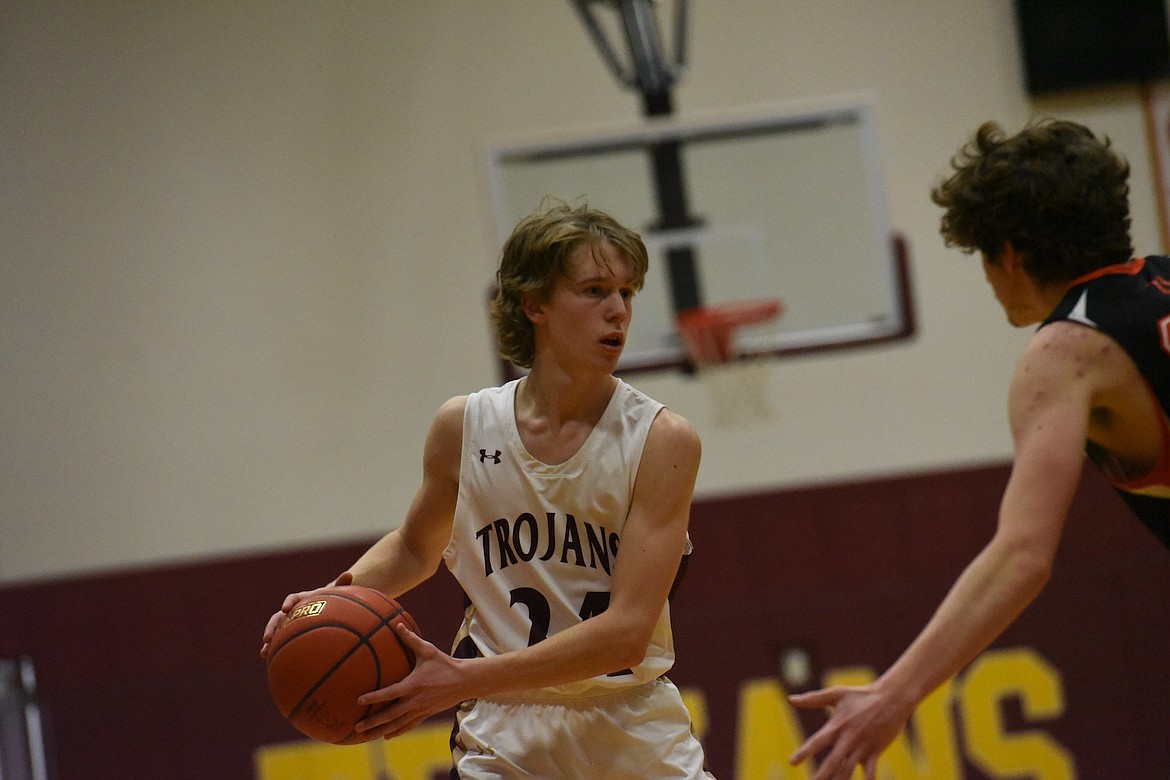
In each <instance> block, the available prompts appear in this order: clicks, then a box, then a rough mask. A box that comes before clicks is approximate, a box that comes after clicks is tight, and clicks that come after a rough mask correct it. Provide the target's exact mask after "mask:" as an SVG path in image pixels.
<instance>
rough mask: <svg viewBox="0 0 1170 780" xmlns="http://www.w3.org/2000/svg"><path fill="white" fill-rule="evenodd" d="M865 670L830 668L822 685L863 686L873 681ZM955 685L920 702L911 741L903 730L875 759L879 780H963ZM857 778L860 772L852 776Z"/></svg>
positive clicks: (912, 719)
mask: <svg viewBox="0 0 1170 780" xmlns="http://www.w3.org/2000/svg"><path fill="white" fill-rule="evenodd" d="M874 677H875V674H874V671H873V670H872V669H870V668H868V667H850V668H842V669H832V670H830V671H828V672H826V673H825V679H824V684H825V685H826V686H830V685H866V684H867V683H871V682H873V680H874ZM953 695H954V683H952V682H949V681H948V682H946V683H944V684H943V685H941V686H939V687H938V688H937V689H936V690H935V691H934V692H933V693H931V694H930V695H929V696H927V697H926V698H925V699H923V700H922V703H921V704H919V705H918V707H917V709H915V710H914V714H913V715H911V717H910V729H911V730H912V731H913V733H914V736H915V739H914V741H913V742H912V741H911V739H910V737H909V736H908V735H907V733H906V731H905V730H903V731H902V732H900V733H899V734H898V736H897V738H896V739H895V740H894V741H893V742H891V743H890V746H889V747H888V748H886V749H885V751H884V752H883V753H882V755H881V758H880V759H879V760H878V780H962V778H963V772H962V764H961V762H960V758H959V746H958V743H957V740H956V738H955V728H954V724H953V722H952V718H951V701H952V697H953ZM854 776H855V777H860V770H858V772H857V773H855V774H854Z"/></svg>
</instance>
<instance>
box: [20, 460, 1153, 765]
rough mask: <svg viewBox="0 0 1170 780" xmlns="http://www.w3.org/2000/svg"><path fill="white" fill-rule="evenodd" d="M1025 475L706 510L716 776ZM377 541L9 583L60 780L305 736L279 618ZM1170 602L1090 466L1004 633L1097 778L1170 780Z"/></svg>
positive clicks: (431, 596)
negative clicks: (761, 706)
mask: <svg viewBox="0 0 1170 780" xmlns="http://www.w3.org/2000/svg"><path fill="white" fill-rule="evenodd" d="M1007 474H1008V468H1007V466H989V467H984V468H974V469H966V470H959V471H953V472H944V473H936V474H925V475H915V476H906V477H900V478H893V479H883V480H874V481H868V482H854V483H848V484H841V485H830V486H817V487H812V488H805V489H797V490H785V491H778V492H774V493H761V494H753V495H750V496H742V497H728V498H720V499H714V500H707V501H702V502H699V503H697V504H696V505H695V507H694V512H693V517H692V523H691V536H692V539H693V541H694V543H695V548H696V550H695V555H694V557H693V559H692V562H691V565H690V567H689V571H688V573H687V577H686V580H685V581H684V582H683V584H682V587H681V590H680V591H679V593H678V595H677V596H676V598H675V601H674V603H673V607H672V614H673V620H674V627H675V636H676V645H677V650H678V662H677V664H676V668H675V670H674V672H673V673H672V674H671V677H672V678H673V679H674V680H675V682H677V683H678V684H679V685H680V687H685V688H698V689H701V690H702V691H703V693H704V694H705V696H706V701H707V709H708V715H709V722H710V726H709V730H708V733H707V740H706V741H707V746H708V753H709V763H710V768H711V769H712V770H713V771H714V772H715V773H716V775H717V776H719V777H721V778H725V779H726V778H732V777H733V776H734V771H735V769H734V768H735V755H734V751H735V732H734V730H735V724H736V714H737V705H738V701H737V698H738V688H739V686H740V683H741V682H742V681H744V680H748V679H755V678H761V677H769V676H773V675H775V674H776V670H777V654H778V652H779V650H780V649H781V648H783V647H786V646H789V645H794V644H796V645H802V646H805V647H808V648H809V649H810V650H811V651H812V652H813V656H814V659H815V661H816V663H817V666H818V668H819V669H821V670H824V669H832V668H839V667H846V666H858V665H865V666H871V667H873V668H875V669H877V670H880V669H882V668H884V667H886V666H887V665H889V664H890V663H891V662H892V661H893V660H894V659H895V658H896V657H897V655H898V653H899V652H900V651H901V650H902V648H903V647H904V646H905V644H906V643H907V642H909V641H910V639H912V638H913V636H914V634H915V633H916V632H917V631H918V630H919V629H920V628H921V626H922V625H923V624H924V623H925V622H926V620H927V619H928V618H929V617H930V614H931V613H932V612H933V610H934V608H935V606H937V604H938V602H939V600H940V599H941V598H942V596H943V595H944V594H945V592H946V590H947V588H948V587H949V585H950V584H951V582H952V581H953V580H954V578H955V577H956V576H957V575H958V573H959V572H960V571H961V570H962V568H963V566H964V565H966V563H967V562H968V561H969V560H970V559H971V557H972V556H974V555H975V554H976V553H977V552H978V550H979V549H980V547H982V545H983V544H984V543H985V542H986V540H987V539H988V538H990V536H991V534H992V532H993V530H994V524H995V512H996V507H997V505H998V503H999V497H1000V494H1001V492H1002V490H1003V486H1004V483H1005V481H1006V479H1007ZM368 541H371V540H363V541H361V542H357V543H353V544H344V545H337V546H331V547H329V548H324V549H314V550H305V551H296V552H283V553H272V554H269V555H263V556H253V557H242V558H236V559H230V560H219V561H210V562H204V563H198V564H193V565H179V566H171V567H167V568H158V569H150V570H140V571H127V572H121V573H115V574H107V575H100V576H90V577H79V578H73V579H68V580H60V581H51V582H42V583H33V584H28V585H17V586H10V587H6V588H3V589H0V657H8V658H15V657H19V656H28V657H30V658H31V659H32V660H33V662H34V664H35V667H36V671H37V675H38V683H39V693H40V700H41V704H42V707H43V715H44V717H45V720H46V724H47V731H48V733H47V737H48V740H49V743H50V747H51V763H52V769H53V770H54V775H53V777H54V778H55V780H86V779H87V778H93V779H94V780H109V779H110V778H125V779H133V780H137V779H138V778H142V779H144V780H147V779H148V780H155V779H156V778H160V779H161V778H168V779H171V780H207V779H208V778H215V779H216V780H245V779H248V778H252V776H253V768H252V766H253V765H252V755H253V751H254V750H255V749H256V748H257V747H258V746H261V745H266V744H272V743H279V742H286V741H290V740H294V739H296V738H298V735H297V734H296V732H294V731H292V729H291V728H290V727H289V726H288V725H287V724H286V723H285V722H284V721H283V720H282V719H281V717H280V715H279V714H278V713H277V711H276V709H275V707H274V706H273V704H272V702H271V700H270V699H269V698H268V693H267V689H266V687H265V681H264V667H263V663H262V662H261V660H260V658H259V653H258V651H259V645H260V633H261V630H262V628H263V626H264V623H265V622H266V620H267V618H268V616H269V615H270V614H271V613H272V612H273V610H274V609H275V608H276V607H277V606H278V605H279V602H280V600H281V599H282V598H283V597H284V595H285V594H286V593H287V592H288V591H290V590H295V589H300V588H303V587H307V586H311V585H314V584H323V583H325V582H327V581H329V580H331V579H332V578H333V577H334V576H336V575H337V573H338V572H340V571H342V570H344V568H345V567H346V566H347V565H348V564H349V563H351V562H352V561H353V560H354V559H355V558H356V557H357V556H358V555H359V554H360V553H361V552H362V551H363V550H364V549H365V547H366V546H367V544H368ZM1168 593H1170V554H1168V553H1167V551H1165V550H1164V549H1163V548H1161V547H1160V546H1159V545H1158V544H1157V543H1156V542H1155V541H1154V540H1153V538H1152V536H1150V535H1149V534H1148V532H1146V531H1145V529H1143V528H1142V527H1141V526H1140V525H1139V524H1138V523H1137V522H1136V521H1135V520H1133V519H1132V518H1131V517H1129V516H1128V515H1127V512H1126V510H1125V508H1124V507H1123V505H1122V504H1121V503H1120V501H1119V500H1118V499H1117V497H1116V496H1115V495H1114V494H1113V493H1112V491H1111V490H1110V489H1109V488H1108V487H1107V486H1106V485H1105V484H1104V483H1103V482H1102V481H1101V480H1100V478H1099V477H1097V476H1096V474H1095V473H1089V474H1087V475H1086V477H1085V479H1084V482H1083V485H1082V487H1081V490H1080V494H1079V495H1078V498H1077V503H1076V507H1075V509H1074V511H1073V513H1072V515H1071V516H1070V519H1069V524H1068V530H1067V534H1066V539H1065V542H1064V544H1063V545H1062V547H1061V550H1060V555H1059V560H1058V563H1057V571H1056V574H1055V576H1054V577H1053V580H1052V582H1051V583H1050V584H1049V586H1048V588H1047V589H1046V590H1045V591H1044V592H1043V593H1042V594H1041V596H1040V598H1039V599H1038V600H1037V601H1036V602H1035V603H1034V604H1033V605H1032V606H1031V607H1030V608H1029V610H1028V611H1027V612H1025V614H1024V616H1023V617H1022V618H1021V619H1020V620H1019V621H1018V622H1017V623H1016V624H1015V625H1014V626H1012V627H1011V628H1010V629H1009V630H1008V631H1007V633H1006V634H1005V635H1004V636H1003V637H1002V638H1001V639H1000V640H999V641H998V642H997V643H996V646H1002V647H1018V646H1029V647H1032V648H1034V649H1035V650H1036V651H1037V652H1039V653H1040V654H1042V655H1043V656H1044V657H1045V658H1047V659H1048V660H1049V661H1050V662H1052V663H1053V664H1054V665H1055V666H1056V667H1057V668H1058V669H1060V671H1061V673H1062V675H1063V683H1064V690H1065V696H1066V699H1067V702H1068V710H1067V712H1066V713H1065V714H1064V715H1063V716H1062V717H1061V718H1059V719H1058V720H1055V721H1051V722H1047V723H1045V724H1044V725H1043V728H1044V730H1045V731H1046V732H1047V733H1049V734H1050V735H1052V737H1053V738H1054V739H1056V740H1058V741H1059V742H1060V743H1061V744H1063V745H1065V746H1066V747H1067V748H1069V750H1070V751H1072V752H1073V754H1074V755H1075V757H1076V760H1077V768H1078V770H1079V776H1081V777H1086V778H1098V777H1101V778H1105V777H1108V778H1119V777H1126V778H1147V777H1151V778H1152V777H1170V739H1167V731H1166V725H1167V723H1168V722H1170V720H1168V718H1170V704H1167V702H1168V701H1170V663H1167V651H1168V650H1170V609H1167V606H1166V596H1167V594H1168ZM461 598H462V597H461V594H460V593H459V591H458V588H457V587H456V586H455V585H454V582H453V581H452V580H451V578H450V577H449V575H447V574H446V573H445V572H441V573H440V575H439V576H437V577H436V578H434V579H432V580H431V581H429V582H428V583H426V584H425V585H424V586H422V587H421V588H419V589H417V590H416V591H414V592H412V593H409V594H406V596H404V597H403V598H402V599H401V601H402V603H403V605H404V606H405V607H406V608H407V609H408V610H410V611H411V612H412V614H413V615H414V616H415V618H416V619H417V620H418V622H419V624H420V626H421V628H422V630H423V632H424V634H425V635H427V636H428V637H429V638H431V639H432V640H433V641H435V643H436V644H438V645H439V646H441V647H444V648H445V647H447V646H448V645H449V643H450V639H451V636H452V635H453V633H454V631H455V628H456V626H457V625H458V622H459V616H460V614H461V609H462V604H461ZM817 719H818V716H817V715H815V714H812V715H808V716H806V717H805V724H806V727H809V728H811V727H813V726H815V724H816V722H817ZM966 769H967V772H968V775H967V776H968V777H972V778H978V777H982V775H980V774H978V773H977V772H976V771H975V770H974V769H973V768H971V767H967V768H966ZM741 780H750V779H748V778H741Z"/></svg>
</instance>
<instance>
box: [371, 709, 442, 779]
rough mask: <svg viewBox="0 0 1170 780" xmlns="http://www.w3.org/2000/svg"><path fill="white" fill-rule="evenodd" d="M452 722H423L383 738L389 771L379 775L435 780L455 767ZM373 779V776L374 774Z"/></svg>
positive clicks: (383, 754) (383, 751)
mask: <svg viewBox="0 0 1170 780" xmlns="http://www.w3.org/2000/svg"><path fill="white" fill-rule="evenodd" d="M451 726H452V724H450V723H446V724H440V725H435V726H429V725H425V724H424V725H422V726H419V727H418V728H416V729H413V730H412V731H408V732H406V733H405V734H400V735H399V736H397V737H395V738H394V739H390V740H382V761H383V762H384V764H385V769H386V771H384V772H382V773H380V774H379V775H377V776H378V777H393V778H394V780H431V778H432V777H434V776H435V775H436V774H437V773H439V772H447V771H450V769H451ZM371 780H373V778H371Z"/></svg>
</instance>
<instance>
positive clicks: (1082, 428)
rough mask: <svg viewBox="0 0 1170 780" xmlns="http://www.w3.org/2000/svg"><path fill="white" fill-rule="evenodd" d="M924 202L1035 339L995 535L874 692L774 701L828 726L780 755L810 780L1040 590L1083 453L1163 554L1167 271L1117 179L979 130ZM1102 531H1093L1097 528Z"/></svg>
mask: <svg viewBox="0 0 1170 780" xmlns="http://www.w3.org/2000/svg"><path fill="white" fill-rule="evenodd" d="M952 164H953V166H954V169H955V172H954V174H953V175H952V176H951V177H950V178H949V179H947V180H946V181H944V182H943V183H942V184H941V185H939V186H938V187H936V188H935V189H934V190H933V192H932V198H933V200H934V202H935V203H937V204H938V205H940V206H942V207H943V209H944V210H945V213H944V215H943V218H942V235H943V237H944V238H945V240H946V243H947V245H948V246H957V247H959V248H961V249H962V250H964V251H966V252H968V253H971V252H976V251H978V252H979V253H980V254H981V256H982V258H983V268H984V271H985V272H986V275H987V281H988V282H989V283H990V285H991V288H992V290H993V291H994V292H995V297H996V298H997V299H998V300H999V303H1000V305H1001V306H1002V307H1003V309H1004V311H1005V312H1006V314H1007V319H1008V321H1009V322H1010V323H1011V324H1013V325H1016V326H1025V325H1034V324H1037V323H1039V324H1040V327H1039V329H1038V330H1037V331H1036V334H1035V335H1034V336H1033V337H1032V340H1031V342H1030V343H1029V345H1028V346H1027V348H1026V349H1025V351H1024V354H1023V356H1022V358H1021V359H1020V361H1019V363H1018V365H1017V368H1016V372H1015V376H1014V378H1013V379H1012V383H1011V389H1010V392H1009V420H1010V426H1011V432H1012V438H1013V443H1014V451H1015V455H1014V462H1013V465H1012V471H1011V477H1010V479H1009V481H1008V485H1007V488H1006V490H1005V493H1004V496H1003V500H1002V503H1001V505H1000V510H999V521H998V527H997V530H996V532H995V534H994V536H993V538H992V539H991V541H990V542H989V543H988V544H987V546H986V547H984V549H983V550H982V551H981V552H980V553H979V555H978V556H977V557H976V558H975V559H974V560H973V561H972V562H971V563H970V564H969V565H968V566H967V568H966V570H965V571H964V572H963V573H962V575H961V576H960V577H959V579H958V580H957V581H956V583H955V584H954V586H953V587H952V588H951V591H950V593H949V594H948V595H947V596H946V598H945V599H944V600H943V602H942V604H941V605H940V606H939V608H938V610H937V612H936V613H935V614H934V616H933V618H932V619H931V620H930V621H929V623H928V624H927V626H926V627H925V629H924V630H923V631H922V633H921V634H919V636H918V638H917V639H915V640H914V642H913V643H912V644H911V645H910V646H909V648H908V649H907V650H906V651H905V652H904V653H903V654H902V656H901V657H900V658H899V659H898V660H897V661H896V662H895V663H894V664H893V666H891V667H890V668H889V669H888V670H887V671H886V672H885V673H884V674H882V675H881V676H880V677H879V678H878V679H877V680H876V681H875V682H873V683H872V684H870V685H864V686H836V687H831V688H827V689H823V690H819V691H812V692H809V693H805V694H801V695H796V696H793V697H791V701H792V702H793V704H795V705H797V706H800V707H809V708H820V707H827V708H829V709H830V711H831V715H830V717H829V719H828V722H827V723H826V724H825V725H824V726H823V727H822V728H821V729H820V730H819V731H817V732H816V733H815V734H813V735H812V736H811V737H810V738H809V739H808V740H806V741H805V743H804V744H803V745H802V746H801V747H800V749H798V750H797V751H796V753H794V754H793V756H792V761H793V763H794V764H799V763H801V762H802V761H804V760H806V759H808V758H810V757H812V756H815V755H819V754H822V753H824V752H826V751H827V754H826V755H825V757H824V759H823V760H822V761H821V763H820V768H819V769H818V771H817V772H816V774H815V775H814V780H844V778H849V777H852V773H853V769H854V766H855V765H860V766H863V767H864V769H865V777H866V779H867V780H873V778H875V777H876V765H877V759H878V755H879V753H881V752H882V750H884V749H885V747H886V746H887V745H889V744H890V742H892V741H893V739H894V738H895V737H896V736H897V734H898V732H899V731H900V730H901V729H902V728H903V727H904V725H905V723H906V721H907V719H908V718H909V716H910V714H911V712H912V711H913V709H914V708H915V707H916V706H917V705H918V703H919V702H921V701H922V700H923V699H924V698H925V697H926V696H927V694H929V693H930V692H931V691H933V690H934V689H935V688H937V687H938V686H939V685H940V684H942V683H943V682H945V681H946V680H947V679H949V678H950V677H952V676H953V675H955V674H957V673H958V672H959V671H960V670H961V669H962V668H963V667H964V666H966V665H967V664H968V663H970V662H971V661H972V660H974V659H975V657H976V656H977V655H978V654H979V653H980V652H982V651H983V650H984V649H985V648H986V647H987V646H988V645H989V644H990V643H991V642H992V641H993V640H994V639H995V638H996V637H997V636H998V635H999V634H1000V633H1001V632H1002V631H1003V630H1004V629H1005V628H1007V626H1008V625H1009V624H1010V623H1011V622H1012V621H1013V620H1014V619H1015V618H1016V617H1017V616H1018V615H1019V614H1020V613H1021V612H1022V611H1023V610H1024V608H1025V607H1026V606H1027V605H1028V604H1029V603H1031V601H1032V600H1033V599H1034V598H1035V597H1036V595H1037V594H1038V593H1039V592H1040V590H1041V589H1042V588H1043V587H1044V585H1045V583H1046V582H1047V580H1048V578H1049V575H1050V572H1051V570H1052V565H1053V558H1054V556H1055V554H1056V549H1057V545H1058V544H1059V542H1060V537H1061V534H1062V531H1063V527H1064V522H1065V516H1066V514H1067V512H1068V509H1069V505H1070V503H1071V502H1072V500H1073V494H1074V493H1075V491H1076V489H1077V486H1078V483H1079V481H1080V477H1081V467H1082V463H1083V461H1084V459H1085V454H1086V453H1087V455H1088V457H1089V459H1090V460H1091V461H1092V462H1093V463H1095V464H1096V465H1097V466H1098V467H1099V468H1100V469H1101V470H1102V471H1103V472H1104V474H1105V475H1106V476H1107V477H1108V478H1109V480H1110V481H1111V482H1112V484H1113V485H1114V486H1115V487H1116V489H1117V490H1118V491H1119V493H1120V495H1121V496H1122V497H1123V498H1124V500H1125V502H1126V503H1127V504H1128V505H1129V506H1130V508H1131V509H1132V510H1133V512H1134V514H1135V515H1137V517H1138V518H1139V519H1140V520H1141V521H1142V522H1143V523H1144V524H1145V525H1146V526H1147V527H1148V528H1149V529H1150V530H1151V531H1152V532H1153V533H1154V535H1155V536H1156V537H1157V538H1158V539H1159V540H1161V542H1162V543H1163V544H1164V545H1167V546H1170V423H1168V422H1167V415H1168V413H1170V258H1166V257H1147V258H1144V259H1142V258H1139V259H1131V255H1132V248H1131V244H1130V236H1129V203H1128V195H1129V187H1128V184H1127V183H1126V182H1127V179H1128V177H1129V166H1128V164H1127V163H1126V162H1125V161H1124V160H1122V159H1121V158H1120V157H1119V156H1118V155H1116V154H1115V153H1114V152H1113V151H1112V150H1111V149H1110V144H1109V140H1108V139H1107V138H1106V139H1098V138H1096V137H1094V135H1093V133H1092V132H1091V131H1090V130H1088V129H1087V128H1085V127H1082V126H1080V125H1077V124H1073V123H1071V122H1064V121H1055V120H1046V121H1042V122H1039V123H1036V124H1033V125H1031V126H1029V127H1026V128H1025V129H1024V130H1023V131H1022V132H1020V133H1019V134H1017V135H1015V136H1013V137H1007V136H1006V135H1005V133H1004V132H1003V131H1002V130H1001V129H1000V128H999V127H998V126H997V125H996V124H994V123H986V124H984V125H983V126H982V127H980V128H979V130H978V132H977V133H976V135H975V137H974V139H973V140H972V141H971V142H970V143H969V144H967V145H966V146H964V147H963V148H962V149H961V150H960V153H959V155H958V156H956V157H955V159H954V160H953V162H952ZM1102 530H1103V532H1104V533H1108V530H1107V529H1102Z"/></svg>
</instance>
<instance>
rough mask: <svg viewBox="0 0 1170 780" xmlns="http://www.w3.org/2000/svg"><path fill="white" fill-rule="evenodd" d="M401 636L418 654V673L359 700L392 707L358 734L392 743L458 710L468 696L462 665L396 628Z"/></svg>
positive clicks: (360, 725) (366, 723)
mask: <svg viewBox="0 0 1170 780" xmlns="http://www.w3.org/2000/svg"><path fill="white" fill-rule="evenodd" d="M394 628H395V630H396V631H397V632H398V636H399V637H400V638H401V639H402V641H403V643H404V644H405V645H406V646H407V648H408V649H409V650H410V652H411V653H413V654H414V659H415V663H414V669H413V670H412V671H411V672H410V674H408V675H406V677H404V678H402V679H401V680H399V681H398V682H396V683H394V684H393V685H387V686H386V687H385V688H379V689H378V690H376V691H372V692H370V693H367V694H363V695H362V696H359V697H358V704H360V705H362V706H363V707H364V706H368V705H371V704H372V705H378V704H383V703H386V702H389V704H388V705H387V706H386V707H384V708H382V709H380V710H378V711H376V712H374V713H372V714H371V715H370V716H369V717H367V718H365V719H363V720H360V721H358V723H357V725H356V727H355V728H356V729H357V731H364V732H368V736H369V738H370V739H375V738H377V737H383V738H385V739H390V738H392V737H396V736H398V735H399V734H404V733H406V732H407V731H410V730H411V729H413V728H414V727H415V726H417V725H419V724H420V723H422V722H423V721H424V720H426V719H427V718H429V717H431V716H432V715H435V714H437V713H440V712H442V711H444V710H446V709H449V708H451V707H454V706H455V705H457V704H459V703H460V702H461V701H463V700H464V699H465V698H466V696H465V695H463V694H462V693H461V687H462V685H463V680H462V677H461V676H460V674H459V661H458V660H457V659H455V658H452V657H451V656H449V655H447V654H446V653H444V652H443V651H442V650H440V649H439V648H437V647H435V646H434V645H433V644H431V643H430V642H428V641H426V640H425V639H423V638H422V637H420V636H418V635H417V634H415V633H414V632H413V631H411V630H410V629H409V628H407V627H406V626H404V625H402V624H400V623H396V624H394Z"/></svg>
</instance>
